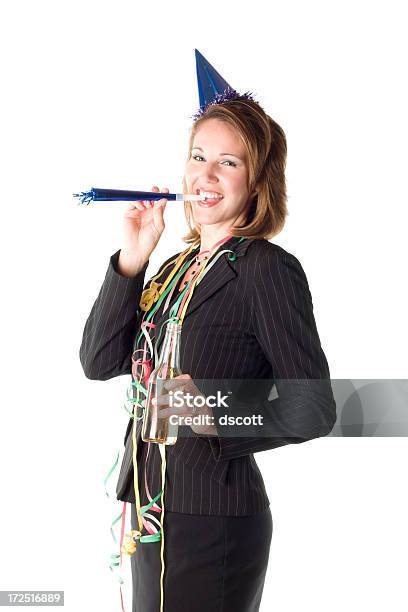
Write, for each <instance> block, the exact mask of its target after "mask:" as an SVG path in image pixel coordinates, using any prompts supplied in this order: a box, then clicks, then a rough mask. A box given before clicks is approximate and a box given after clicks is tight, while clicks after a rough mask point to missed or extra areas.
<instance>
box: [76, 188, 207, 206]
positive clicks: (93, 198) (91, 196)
mask: <svg viewBox="0 0 408 612" xmlns="http://www.w3.org/2000/svg"><path fill="white" fill-rule="evenodd" d="M72 195H73V196H74V197H75V198H79V202H78V204H90V203H91V202H115V201H123V202H126V201H127V202H132V201H140V200H154V201H157V200H161V199H162V198H166V200H173V201H180V202H184V201H185V200H190V201H195V202H198V201H200V200H202V199H203V196H199V195H195V194H185V193H160V192H157V191H130V190H127V189H97V188H96V187H92V189H90V191H81V193H74V194H72Z"/></svg>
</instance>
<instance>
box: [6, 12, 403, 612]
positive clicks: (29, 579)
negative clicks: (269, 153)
mask: <svg viewBox="0 0 408 612" xmlns="http://www.w3.org/2000/svg"><path fill="white" fill-rule="evenodd" d="M2 7H3V8H2V13H3V14H2V15H1V20H0V22H1V26H0V28H1V31H0V41H1V42H0V44H1V57H2V95H1V103H2V112H1V123H2V125H1V148H2V163H1V169H2V182H1V196H2V197H1V214H2V223H1V228H2V239H1V249H2V253H1V255H2V287H3V291H2V301H1V308H2V316H1V323H2V330H1V333H2V335H1V338H2V351H1V353H2V361H3V367H2V373H3V377H2V385H1V416H2V420H1V429H0V432H1V450H0V452H1V456H0V466H1V506H0V507H1V521H0V549H1V561H0V563H1V566H0V589H3V590H6V589H7V590H9V589H14V590H18V589H25V590H28V589H63V590H65V598H66V606H65V607H66V609H67V610H69V611H70V612H71V611H77V610H86V609H95V610H101V611H109V612H113V611H115V610H118V612H119V611H120V601H119V587H118V583H117V581H116V579H115V577H114V576H113V575H112V574H111V572H110V571H109V569H108V565H109V556H110V554H111V553H112V552H115V550H116V549H115V547H114V546H113V541H112V540H111V536H110V533H109V526H110V522H111V520H112V519H113V518H114V517H116V516H117V515H118V514H119V513H120V511H121V508H122V505H121V504H120V503H119V502H116V501H114V497H113V500H111V501H109V500H108V499H107V498H106V496H105V493H104V488H103V479H104V477H105V475H106V473H107V472H108V470H109V468H110V466H111V465H112V463H113V460H114V458H115V455H116V452H117V451H118V450H121V449H122V447H121V443H122V437H123V433H124V428H125V426H126V423H127V415H126V413H125V411H124V410H123V409H122V403H123V399H124V395H125V389H126V386H127V384H128V382H129V380H130V377H126V376H125V377H120V378H117V379H114V380H111V381H107V382H98V381H90V380H88V379H86V378H85V376H84V374H83V371H82V369H81V365H80V362H79V356H78V351H79V346H80V342H81V337H82V330H83V326H84V324H85V321H86V318H87V316H88V314H89V311H90V309H91V306H92V304H93V302H94V300H95V299H96V297H97V294H98V292H99V289H100V286H101V284H102V281H103V278H104V275H105V272H106V269H107V266H108V263H109V257H110V255H111V254H112V253H114V252H115V251H116V250H117V249H119V248H120V246H121V230H122V216H123V211H124V210H125V208H126V206H127V205H126V204H123V203H117V204H108V205H104V204H99V205H94V206H89V207H88V208H86V207H79V206H77V204H76V202H75V201H74V199H73V198H72V192H75V191H80V190H86V189H88V188H90V187H91V186H98V187H111V188H134V189H150V188H151V186H152V185H153V184H158V185H160V186H168V187H169V188H170V190H172V191H179V190H180V189H181V179H182V175H183V167H184V161H185V157H186V154H187V139H188V130H189V126H190V123H191V121H190V116H191V115H192V114H193V112H194V111H195V110H196V108H197V106H198V95H197V87H196V75H195V60H194V48H198V49H199V50H200V51H201V52H202V53H203V55H204V56H205V57H206V58H207V59H208V60H209V61H210V62H211V63H212V64H213V65H214V66H215V67H216V68H217V69H218V70H219V71H220V73H221V74H222V75H223V76H224V77H225V78H226V80H227V81H228V82H229V83H230V84H231V85H233V86H234V87H236V88H237V89H238V90H247V89H250V90H251V91H253V92H254V93H255V94H256V96H257V99H258V100H259V101H260V102H261V104H262V105H263V107H264V108H265V110H266V112H268V113H269V114H270V115H271V116H272V117H273V118H274V119H275V120H276V121H277V122H278V123H279V124H281V125H282V127H283V128H284V130H285V132H286V135H287V139H288V151H289V153H288V166H287V182H288V193H289V201H288V206H289V210H290V216H289V217H288V220H287V224H286V227H285V229H284V231H283V232H282V233H281V234H280V235H279V236H278V237H276V239H274V241H275V242H277V243H278V244H280V245H281V246H283V247H284V248H286V249H287V250H288V251H290V252H292V253H293V254H295V255H296V256H297V257H298V258H299V260H300V261H301V263H302V265H303V267H304V270H305V272H306V275H307V277H308V280H309V286H310V290H311V293H312V296H313V301H314V309H315V317H316V321H317V326H318V330H319V334H320V338H321V342H322V346H323V348H324V351H325V353H326V356H327V359H328V362H329V365H330V369H331V375H332V377H333V378H355V379H357V378H408V375H407V364H406V346H407V330H406V312H407V307H408V303H407V297H406V293H405V289H406V287H405V285H406V262H407V252H406V244H404V238H405V236H406V230H407V220H408V215H407V190H406V161H407V160H406V150H407V140H408V130H407V127H408V124H407V119H406V116H407V112H406V109H407V108H408V101H407V89H406V61H405V59H404V58H406V56H407V43H406V22H405V20H404V19H403V9H404V8H405V7H404V3H403V2H396V1H388V2H387V3H385V2H375V1H374V2H372V1H371V2H361V1H360V2H358V1H355V0H354V1H353V2H350V1H349V0H347V1H344V0H343V1H342V2H323V1H320V2H317V1H316V0H312V1H309V2H300V1H299V2H290V1H289V2H288V1H287V0H285V1H280V2H268V3H261V2H259V1H257V0H253V1H252V2H250V3H247V4H240V3H237V2H224V3H223V2H211V1H208V0H207V2H200V3H191V2H189V3H187V2H175V3H171V2H163V1H158V0H156V2H145V3H141V2H120V1H117V2H115V3H114V2H106V1H105V0H98V2H96V1H89V0H88V1H87V0H81V2H79V1H76V0H70V1H69V2H68V1H65V2H51V1H48V2H46V1H44V0H37V1H36V2H28V1H25V2H22V1H20V2H19V1H14V2H10V1H9V2H8V3H3V5H2ZM165 216H166V230H165V234H164V235H163V237H162V239H161V241H160V244H159V245H158V247H157V249H156V251H155V252H154V254H153V255H152V257H151V265H150V266H149V270H148V272H147V274H148V275H149V276H151V275H152V274H154V272H155V271H156V270H157V268H158V266H159V265H160V263H161V262H162V261H163V260H164V259H166V258H167V257H169V255H171V254H172V253H175V252H177V251H178V250H181V249H182V248H183V246H184V243H183V242H182V241H181V236H182V235H183V234H184V232H185V231H186V226H185V223H184V215H183V205H182V204H176V203H169V204H168V205H167V208H166V213H165ZM149 276H148V277H149ZM148 277H147V278H148ZM407 455H408V449H407V442H406V439H405V438H372V439H370V438H338V437H329V438H325V439H319V440H314V441H312V442H309V443H306V444H302V445H298V446H296V445H294V446H288V447H284V448H280V449H277V450H274V451H268V452H265V453H262V454H258V455H256V459H257V461H258V462H259V465H260V468H261V470H262V472H263V474H264V477H265V481H266V486H267V490H268V493H269V496H270V501H271V511H272V517H273V522H274V532H273V538H272V546H271V555H270V562H269V567H268V574H267V580H266V583H265V590H264V597H263V605H262V610H263V611H265V612H266V611H267V610H273V611H274V612H289V611H293V610H297V609H298V610H300V609H301V610H303V611H304V612H306V611H309V610H310V611H311V610H313V611H314V612H318V611H323V610H327V608H328V607H329V608H330V610H331V611H332V612H337V611H340V610H344V609H347V610H349V611H350V612H354V611H360V610H362V609H369V610H371V612H374V611H377V610H378V611H383V610H384V609H385V607H387V609H389V610H392V611H393V612H399V611H405V610H406V609H407V605H408V601H407V599H408V597H407V594H406V588H405V587H404V586H403V578H406V549H407V545H408V537H407V528H406V516H407V511H408V508H407V502H406V498H405V488H406V487H405V485H404V482H406V462H407ZM114 481H115V476H114V477H113V479H112V481H111V491H112V492H113V489H114ZM126 564H127V565H126V568H125V570H124V575H125V578H126V580H127V582H126V586H125V591H124V592H125V596H126V608H127V610H130V579H129V576H128V575H127V573H128V569H129V561H128V560H127V561H126Z"/></svg>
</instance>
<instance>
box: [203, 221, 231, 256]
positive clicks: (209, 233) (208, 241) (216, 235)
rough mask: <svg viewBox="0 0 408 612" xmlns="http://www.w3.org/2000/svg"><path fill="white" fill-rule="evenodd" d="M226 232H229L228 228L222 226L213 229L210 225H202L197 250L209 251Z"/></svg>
mask: <svg viewBox="0 0 408 612" xmlns="http://www.w3.org/2000/svg"><path fill="white" fill-rule="evenodd" d="M228 234H230V230H229V228H223V229H219V230H217V231H213V230H212V229H211V227H210V226H208V225H202V226H201V235H200V250H199V252H200V253H202V252H203V251H210V250H211V249H212V248H213V247H214V245H215V244H216V243H217V242H219V240H222V239H223V238H225V237H226V236H227V235H228Z"/></svg>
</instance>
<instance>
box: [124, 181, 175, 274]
mask: <svg viewBox="0 0 408 612" xmlns="http://www.w3.org/2000/svg"><path fill="white" fill-rule="evenodd" d="M152 191H155V192H159V191H160V190H159V188H158V187H157V185H154V186H153V187H152ZM161 192H162V193H169V189H168V187H163V188H162V190H161ZM166 204H167V200H166V199H165V198H162V199H161V200H157V201H154V200H143V201H140V202H131V203H130V205H129V208H128V209H127V210H126V212H125V215H124V218H123V246H122V248H121V251H120V255H119V261H118V267H119V271H120V272H121V273H123V274H125V275H126V276H134V275H136V274H137V273H138V272H139V271H140V270H141V269H142V268H143V266H144V265H145V263H146V262H147V261H148V259H149V257H150V255H151V253H152V251H153V250H154V249H155V247H156V245H157V243H158V242H159V240H160V236H161V235H162V233H163V230H164V218H163V213H164V211H165V208H166Z"/></svg>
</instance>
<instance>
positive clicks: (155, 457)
mask: <svg viewBox="0 0 408 612" xmlns="http://www.w3.org/2000/svg"><path fill="white" fill-rule="evenodd" d="M227 248H228V249H231V250H233V251H234V252H235V254H236V258H235V260H234V257H233V256H232V260H230V259H229V257H231V254H229V253H224V254H223V255H221V257H220V258H219V259H218V261H217V262H216V263H215V265H214V266H213V267H212V268H211V270H209V272H208V273H207V274H206V275H205V276H204V277H203V279H202V281H201V282H200V283H199V284H198V285H197V287H196V288H195V290H194V293H193V296H192V299H191V301H190V304H189V306H188V309H187V312H186V316H185V319H184V322H183V329H182V334H181V348H180V361H181V368H182V371H183V373H187V374H190V375H191V377H192V378H193V379H202V380H211V379H251V380H253V379H270V380H275V381H276V383H277V384H276V389H277V391H278V397H277V398H275V399H270V400H269V399H264V400H263V401H262V402H258V404H257V407H258V408H262V410H263V412H264V413H265V411H266V412H267V413H268V414H269V430H267V431H268V433H267V435H266V434H265V430H263V431H262V432H261V433H260V435H257V434H256V432H255V433H251V435H248V436H245V437H242V433H241V434H240V435H238V436H235V435H232V436H231V432H229V434H228V433H227V434H226V435H225V436H224V435H220V436H218V437H216V436H197V435H195V434H191V436H190V437H179V438H178V440H177V442H176V444H175V445H173V446H167V447H166V461H167V469H166V489H165V506H166V508H167V510H170V511H173V512H183V513H187V514H206V515H211V514H212V515H228V516H245V515H252V514H256V513H258V512H260V511H262V510H264V509H265V508H267V507H268V506H269V500H268V496H267V494H266V491H265V487H264V482H263V478H262V475H261V473H260V471H259V468H258V466H257V464H256V462H255V459H254V457H253V453H256V452H260V451H264V450H268V449H273V448H276V447H279V446H283V445H285V444H290V443H298V442H304V441H306V440H310V439H312V438H316V437H319V436H324V435H327V434H328V433H329V432H330V431H331V429H332V428H333V426H334V423H335V421H336V405H335V402H334V399H333V394H332V389H331V385H330V380H329V378H330V374H329V368H328V364H327V360H326V357H325V355H324V353H323V350H322V348H321V345H320V340H319V335H318V332H317V329H316V324H315V319H314V315H313V304H312V297H311V294H310V291H309V287H308V282H307V279H306V276H305V273H304V271H303V269H302V266H301V264H300V263H299V261H298V260H297V259H296V257H294V256H293V255H291V254H290V253H288V252H287V251H285V250H284V249H283V248H281V247H279V246H278V245H276V244H273V243H271V242H269V241H267V240H264V239H247V240H245V241H243V242H241V243H239V238H236V237H233V238H231V239H229V240H228V241H227V242H226V243H224V244H223V245H221V247H220V250H222V249H227ZM119 253H120V251H117V252H116V253H115V254H114V255H112V256H111V258H110V263H109V266H108V270H107V273H106V277H105V280H104V282H103V284H102V287H101V290H100V292H99V295H98V297H97V299H96V301H95V303H94V305H93V307H92V310H91V313H90V315H89V317H88V320H87V321H86V324H85V329H84V333H83V339H82V344H81V347H80V360H81V363H82V367H83V370H84V373H85V375H86V376H87V377H88V378H90V379H92V380H108V379H110V378H113V377H114V376H120V375H122V374H131V355H132V353H133V350H134V347H133V344H134V340H135V336H136V334H137V335H139V333H140V322H141V318H142V316H143V314H144V313H143V312H142V311H141V310H140V308H139V300H140V297H141V292H142V290H143V288H146V287H147V286H148V285H149V284H150V280H149V281H148V282H147V283H146V284H145V285H144V276H145V272H146V268H147V265H148V263H149V262H147V264H146V265H145V267H144V268H143V270H142V271H141V272H140V273H139V274H138V275H137V276H135V277H134V278H126V277H124V276H122V275H121V274H119V273H118V271H117V262H118V257H119ZM175 256H176V254H175V255H173V256H172V257H171V258H169V259H168V260H167V261H166V262H164V264H163V266H161V268H160V270H162V269H163V268H164V266H165V265H166V264H167V263H168V262H169V261H171V260H172V259H174V258H175ZM191 257H192V256H191ZM168 274H169V269H167V270H166V271H165V272H164V273H163V275H162V276H161V277H160V278H158V279H157V282H161V281H164V279H165V278H166V276H167V275H168ZM176 293H178V291H176ZM175 299H176V296H173V300H172V303H174V301H175ZM162 306H163V304H162ZM162 306H161V308H162ZM161 308H160V309H159V310H158V312H157V314H156V316H155V318H154V319H153V322H154V323H156V324H157V326H158V327H157V328H156V330H155V331H154V332H153V335H155V334H158V330H159V329H160V325H161V323H163V322H164V321H165V320H166V319H167V318H168V316H169V310H167V311H166V312H165V313H162V310H161ZM163 338H164V330H163V332H162V335H161V338H160V340H161V341H162V339H163ZM159 348H160V347H158V349H159ZM280 379H300V381H302V380H303V381H305V380H306V382H307V383H308V382H310V383H311V382H312V381H313V379H314V380H316V379H320V380H321V381H322V382H323V380H324V381H325V383H326V384H325V385H324V387H323V391H322V389H321V388H319V389H318V390H317V392H315V391H314V387H313V385H312V384H303V386H302V387H301V393H299V392H297V391H296V390H295V391H293V393H292V391H290V390H289V392H287V391H286V388H285V390H284V388H283V386H282V383H280V382H278V381H279V380H280ZM261 387H262V384H261V380H260V388H261ZM205 395H207V394H205ZM248 406H249V404H248ZM233 410H234V406H233V408H232V411H230V412H229V414H233ZM237 410H238V411H239V412H241V413H242V412H245V410H246V404H245V402H243V401H242V400H241V402H238V403H237ZM224 412H225V410H224ZM248 412H251V413H252V412H254V411H253V410H252V409H251V410H250V411H249V408H248ZM255 412H258V413H259V410H258V411H255ZM216 416H217V414H216ZM216 423H217V424H218V421H216ZM131 426H132V419H130V421H129V424H128V427H127V430H126V434H125V439H124V442H125V452H124V456H123V461H122V466H121V470H120V474H119V479H118V484H117V489H116V493H117V499H119V500H123V501H128V502H134V501H135V498H134V490H133V463H132V436H131V435H129V434H130V432H131ZM183 429H188V430H189V431H190V432H191V430H190V428H187V427H184V428H183ZM140 430H141V421H138V424H137V439H138V472H139V489H140V494H141V503H142V505H143V504H146V503H148V499H147V496H146V494H145V491H144V480H143V473H142V470H143V466H144V460H145V458H146V450H147V447H148V445H147V444H145V443H144V442H142V440H141V439H140ZM258 431H259V432H260V430H258ZM160 465H161V458H160V453H159V449H158V446H157V445H156V444H151V445H150V452H149V458H148V463H147V475H148V485H149V489H150V492H151V494H152V496H154V495H156V494H157V493H158V492H159V491H160V489H161V473H160Z"/></svg>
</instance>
